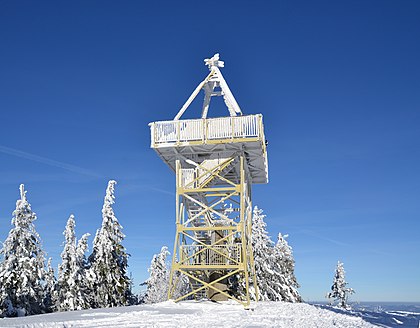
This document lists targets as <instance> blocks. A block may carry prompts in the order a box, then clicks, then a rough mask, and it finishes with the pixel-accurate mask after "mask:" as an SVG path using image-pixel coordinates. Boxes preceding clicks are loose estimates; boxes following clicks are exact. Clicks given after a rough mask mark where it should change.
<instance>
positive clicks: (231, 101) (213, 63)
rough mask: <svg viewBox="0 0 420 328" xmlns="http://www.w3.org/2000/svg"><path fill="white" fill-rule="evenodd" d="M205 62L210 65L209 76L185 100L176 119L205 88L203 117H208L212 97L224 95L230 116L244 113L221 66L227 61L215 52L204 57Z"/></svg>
mask: <svg viewBox="0 0 420 328" xmlns="http://www.w3.org/2000/svg"><path fill="white" fill-rule="evenodd" d="M204 63H205V64H206V65H207V66H208V68H209V70H210V73H209V75H207V77H206V78H205V79H204V80H203V81H202V82H201V83H200V84H199V85H198V86H197V88H195V90H194V92H193V93H192V94H191V96H190V97H189V98H188V100H187V101H186V102H185V104H184V106H182V108H181V109H180V110H179V112H178V114H176V116H175V118H174V120H175V121H177V120H179V119H180V118H181V116H182V115H183V114H184V113H185V111H186V110H187V108H188V107H189V106H190V105H191V103H192V102H193V100H194V99H195V97H197V95H198V94H199V93H200V91H201V90H204V93H205V96H204V103H203V110H202V114H201V118H207V113H208V110H209V105H210V100H211V97H214V96H217V97H220V96H222V97H223V99H224V101H225V104H226V106H227V108H228V110H229V114H230V116H237V115H238V114H239V115H242V112H241V109H240V108H239V105H238V103H237V102H236V100H235V97H234V96H233V94H232V92H231V91H230V89H229V86H228V85H227V83H226V81H225V79H224V78H223V75H222V72H221V71H220V69H219V67H220V68H221V67H224V65H225V63H224V62H223V61H221V60H219V54H215V55H214V56H213V57H212V58H207V59H204Z"/></svg>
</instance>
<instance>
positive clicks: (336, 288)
mask: <svg viewBox="0 0 420 328" xmlns="http://www.w3.org/2000/svg"><path fill="white" fill-rule="evenodd" d="M347 285H348V283H347V282H346V279H345V271H344V265H343V263H341V262H340V261H338V263H337V267H336V269H335V274H334V282H333V285H332V286H331V292H329V293H328V294H327V298H329V299H334V300H336V301H337V302H338V305H339V306H340V307H342V308H348V307H349V306H348V304H347V300H348V297H349V295H351V294H353V293H354V290H353V288H348V287H347Z"/></svg>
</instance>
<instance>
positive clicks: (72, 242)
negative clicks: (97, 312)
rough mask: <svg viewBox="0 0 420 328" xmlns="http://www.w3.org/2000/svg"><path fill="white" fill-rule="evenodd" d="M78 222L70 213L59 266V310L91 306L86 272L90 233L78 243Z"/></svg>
mask: <svg viewBox="0 0 420 328" xmlns="http://www.w3.org/2000/svg"><path fill="white" fill-rule="evenodd" d="M75 226H76V222H75V220H74V216H73V215H70V217H69V219H68V221H67V224H66V228H65V230H64V232H63V235H64V238H65V241H64V249H63V252H62V253H61V259H62V262H61V264H60V265H59V267H58V281H57V288H56V289H57V290H56V299H55V303H56V309H57V310H58V311H73V310H82V309H88V308H89V307H90V293H91V290H90V289H89V284H88V283H89V281H91V280H89V276H88V275H87V274H86V270H87V263H86V258H85V255H84V254H85V252H86V249H87V238H88V236H89V234H85V235H83V237H82V238H81V239H80V240H79V242H78V243H76V234H75Z"/></svg>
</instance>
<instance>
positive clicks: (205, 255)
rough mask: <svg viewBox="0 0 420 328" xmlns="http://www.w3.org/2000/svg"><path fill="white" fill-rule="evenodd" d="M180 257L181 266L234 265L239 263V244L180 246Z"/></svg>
mask: <svg viewBox="0 0 420 328" xmlns="http://www.w3.org/2000/svg"><path fill="white" fill-rule="evenodd" d="M180 255H181V259H180V264H181V265H188V266H195V265H222V266H223V265H236V264H239V263H240V262H241V244H240V243H235V244H230V245H212V246H211V247H210V246H209V247H206V246H203V245H182V246H181V251H180Z"/></svg>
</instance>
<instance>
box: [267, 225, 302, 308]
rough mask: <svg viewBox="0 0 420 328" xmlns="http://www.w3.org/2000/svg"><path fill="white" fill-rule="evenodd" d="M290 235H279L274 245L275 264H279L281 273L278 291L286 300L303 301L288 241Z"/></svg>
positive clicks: (278, 268) (282, 298)
mask: <svg viewBox="0 0 420 328" xmlns="http://www.w3.org/2000/svg"><path fill="white" fill-rule="evenodd" d="M287 237H288V235H282V234H281V233H279V234H278V236H277V243H276V246H275V247H274V263H273V265H274V266H277V270H276V271H278V272H280V275H277V277H278V278H279V281H278V288H277V291H278V293H279V294H280V296H281V299H279V300H281V301H284V302H292V303H295V302H302V297H301V296H300V294H299V291H298V290H297V289H298V288H299V287H300V286H299V284H298V282H297V280H296V276H295V259H294V258H293V251H292V247H290V246H289V243H288V242H287V240H286V239H287Z"/></svg>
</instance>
